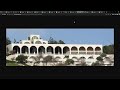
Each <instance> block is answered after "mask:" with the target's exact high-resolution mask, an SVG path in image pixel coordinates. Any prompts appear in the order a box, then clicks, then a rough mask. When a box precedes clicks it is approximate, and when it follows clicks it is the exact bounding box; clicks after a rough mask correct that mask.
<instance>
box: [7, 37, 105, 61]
mask: <svg viewBox="0 0 120 90" xmlns="http://www.w3.org/2000/svg"><path fill="white" fill-rule="evenodd" d="M10 51H14V52H15V53H16V54H15V55H16V56H18V55H20V54H23V55H26V56H29V58H28V60H30V57H31V56H36V55H39V54H42V55H43V56H48V55H52V56H53V57H54V58H58V59H59V61H64V60H65V56H69V58H70V59H73V60H74V61H77V60H78V59H80V58H81V59H85V60H86V61H87V62H88V63H92V62H95V61H96V58H97V57H98V56H99V55H100V54H101V53H103V49H102V45H99V44H48V41H45V40H43V39H41V37H40V36H39V35H30V37H28V39H27V40H21V41H20V42H19V43H12V44H9V45H7V46H6V52H7V53H9V52H10ZM15 55H14V56H15Z"/></svg>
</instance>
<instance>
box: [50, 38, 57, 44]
mask: <svg viewBox="0 0 120 90" xmlns="http://www.w3.org/2000/svg"><path fill="white" fill-rule="evenodd" d="M57 43H58V42H57V41H55V40H54V39H53V38H52V37H50V39H49V41H48V44H57Z"/></svg>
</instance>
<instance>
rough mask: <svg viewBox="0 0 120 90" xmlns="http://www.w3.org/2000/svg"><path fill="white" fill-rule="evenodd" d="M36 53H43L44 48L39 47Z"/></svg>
mask: <svg viewBox="0 0 120 90" xmlns="http://www.w3.org/2000/svg"><path fill="white" fill-rule="evenodd" d="M38 53H39V54H43V53H45V48H44V47H43V46H40V47H39V48H38Z"/></svg>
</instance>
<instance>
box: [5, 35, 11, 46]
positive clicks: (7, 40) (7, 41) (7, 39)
mask: <svg viewBox="0 0 120 90" xmlns="http://www.w3.org/2000/svg"><path fill="white" fill-rule="evenodd" d="M8 44H11V41H10V39H9V38H8V37H6V45H8Z"/></svg>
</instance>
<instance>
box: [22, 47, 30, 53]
mask: <svg viewBox="0 0 120 90" xmlns="http://www.w3.org/2000/svg"><path fill="white" fill-rule="evenodd" d="M21 51H22V53H28V52H29V50H28V47H27V46H23V47H22V49H21Z"/></svg>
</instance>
